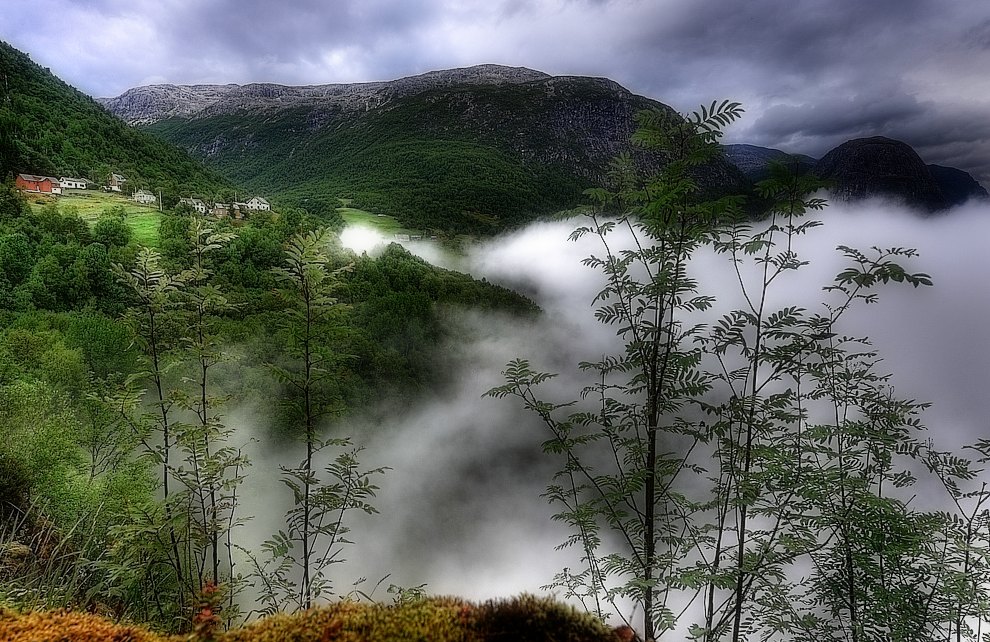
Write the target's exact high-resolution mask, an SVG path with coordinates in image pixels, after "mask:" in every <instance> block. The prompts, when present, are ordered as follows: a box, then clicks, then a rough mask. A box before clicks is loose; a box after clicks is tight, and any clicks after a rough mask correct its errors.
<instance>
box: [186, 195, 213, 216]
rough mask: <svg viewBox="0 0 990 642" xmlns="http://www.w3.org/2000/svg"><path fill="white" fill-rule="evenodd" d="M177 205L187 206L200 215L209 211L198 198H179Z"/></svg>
mask: <svg viewBox="0 0 990 642" xmlns="http://www.w3.org/2000/svg"><path fill="white" fill-rule="evenodd" d="M179 203H181V204H183V205H188V206H189V207H191V208H193V209H194V210H196V211H197V212H199V213H200V214H206V210H207V209H209V208H207V207H206V203H204V202H203V201H201V200H200V199H198V198H180V199H179Z"/></svg>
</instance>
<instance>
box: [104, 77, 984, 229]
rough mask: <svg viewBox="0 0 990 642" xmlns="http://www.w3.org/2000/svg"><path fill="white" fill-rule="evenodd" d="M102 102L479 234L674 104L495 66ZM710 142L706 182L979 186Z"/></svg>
mask: <svg viewBox="0 0 990 642" xmlns="http://www.w3.org/2000/svg"><path fill="white" fill-rule="evenodd" d="M103 104H104V105H105V106H106V107H107V108H108V109H109V110H111V111H112V112H114V113H115V114H116V115H118V116H119V117H121V118H124V119H125V120H127V121H128V122H132V123H136V124H137V125H138V126H139V127H140V128H143V129H146V130H148V131H151V132H153V133H156V134H158V135H159V136H161V137H162V138H164V139H166V140H167V141H169V142H172V143H174V144H176V145H179V146H180V147H182V148H184V149H185V150H186V151H188V152H189V153H190V154H191V155H193V156H194V157H197V158H199V159H201V160H203V161H204V162H205V163H207V164H208V165H210V166H212V167H214V168H215V169H217V170H218V171H219V172H220V173H221V174H223V175H225V176H227V177H228V178H230V179H231V180H235V181H237V182H239V183H241V184H244V185H246V186H248V187H249V188H251V189H254V190H257V191H259V192H264V193H269V194H277V195H279V196H282V197H287V198H289V199H290V200H291V199H295V200H299V201H305V200H307V199H312V198H315V197H318V196H319V197H324V196H326V195H333V196H335V197H337V198H347V199H351V200H352V201H354V202H355V203H356V204H357V205H359V206H362V207H365V208H366V209H371V210H373V211H376V212H378V213H386V214H391V215H394V216H396V217H398V218H399V219H400V220H403V222H405V223H407V224H409V225H411V226H414V227H421V228H432V229H438V230H439V229H444V228H448V229H449V230H455V231H468V232H482V233H487V232H495V231H498V230H499V229H503V228H504V227H506V226H512V225H515V224H517V223H522V222H524V221H526V220H530V219H532V218H533V216H538V215H541V214H545V213H549V212H552V211H555V210H561V209H568V208H570V207H574V206H576V205H578V204H579V203H581V202H582V200H583V196H582V193H583V190H584V189H586V188H587V187H590V186H594V185H599V184H601V183H602V182H603V181H604V180H605V178H606V175H607V171H608V166H609V163H610V162H611V160H612V159H613V158H614V157H615V156H616V155H617V154H621V153H630V154H632V155H634V156H636V157H637V160H639V161H641V164H642V165H644V166H645V168H646V169H647V170H650V169H656V168H657V167H658V166H659V164H660V163H662V159H660V158H659V157H657V156H656V155H650V154H649V153H646V152H644V150H642V149H638V148H636V147H635V146H633V145H631V144H630V142H629V139H630V136H631V134H632V132H633V131H634V130H635V120H634V116H635V114H636V113H637V112H639V111H641V110H644V109H657V110H661V111H666V112H668V113H670V114H674V113H675V112H674V110H673V109H671V108H670V107H669V106H667V105H665V104H663V103H661V102H659V101H656V100H653V99H651V98H647V97H643V96H639V95H636V94H634V93H632V92H631V91H629V90H628V89H626V88H624V87H622V86H621V85H620V84H618V83H616V82H614V81H612V80H610V79H607V78H596V77H587V76H551V75H549V74H546V73H544V72H541V71H536V70H532V69H529V68H526V67H506V66H502V65H477V66H474V67H462V68H456V69H448V70H436V71H431V72H427V73H425V74H419V75H416V76H409V77H405V78H400V79H397V80H393V81H376V82H371V83H350V84H346V83H338V84H327V85H300V86H291V85H277V84H273V83H251V84H247V85H234V84H228V85H188V86H177V85H154V86H146V87H139V88H133V89H131V90H128V91H127V92H125V93H124V94H121V96H118V97H117V98H114V99H104V100H103ZM902 145H903V144H902ZM840 147H841V146H840ZM904 148H906V149H910V147H909V146H907V145H904ZM723 149H724V151H725V156H726V160H725V161H720V162H718V163H715V164H712V165H711V166H709V167H706V168H705V169H704V171H702V172H700V174H699V176H698V178H699V182H700V183H701V184H702V185H703V186H704V187H705V188H706V189H711V190H716V191H717V190H719V189H722V190H742V191H746V190H747V189H748V188H747V187H746V185H747V184H752V183H755V182H757V181H759V180H762V179H763V178H765V177H766V175H767V168H768V166H769V163H770V162H772V161H785V162H788V163H794V164H795V167H796V168H797V170H798V171H802V172H803V171H810V170H812V169H816V168H817V169H819V170H822V171H826V174H827V175H826V176H823V177H824V178H828V179H832V180H833V184H834V193H835V196H836V198H839V199H843V198H851V197H856V198H859V197H864V196H873V195H887V196H894V197H899V198H902V199H904V200H906V201H907V202H909V204H912V205H914V206H917V207H920V208H922V209H925V210H928V211H938V210H940V209H945V208H947V207H950V206H951V205H955V204H958V203H960V202H963V201H965V200H967V199H968V198H972V197H983V196H985V195H986V191H985V190H983V188H982V186H980V185H979V184H978V183H977V182H976V181H975V180H974V179H973V178H972V177H971V176H970V175H969V174H967V173H965V172H963V171H962V170H957V169H955V168H946V169H940V168H931V167H927V166H925V165H923V163H922V162H921V160H920V158H914V157H911V155H912V154H913V155H914V156H917V154H916V153H915V152H914V150H913V149H910V153H907V152H905V151H904V149H903V148H901V149H900V150H899V151H898V152H897V153H896V154H894V156H896V157H897V162H896V163H895V164H896V165H897V169H896V170H894V173H895V174H896V173H897V172H900V173H901V174H902V175H900V176H899V177H898V178H896V179H894V178H891V176H892V174H891V172H889V171H888V170H886V169H882V170H877V171H874V170H871V169H869V168H868V166H869V165H870V163H871V162H875V163H880V164H883V163H884V162H886V161H884V159H883V158H881V156H884V155H885V154H886V153H887V152H888V151H890V147H889V146H876V147H875V148H871V149H873V150H874V151H875V152H876V154H873V156H876V157H875V158H874V157H872V156H870V154H867V157H864V158H859V159H857V158H854V156H855V154H848V153H847V154H842V155H841V157H842V160H841V162H840V163H839V164H838V165H835V166H832V165H830V164H829V163H825V164H823V163H822V160H816V159H813V158H811V157H809V156H805V155H802V154H788V153H786V152H783V151H781V150H776V149H771V148H762V147H757V146H754V145H745V144H737V145H726V146H724V147H723ZM837 149H838V148H837ZM885 150H886V151H885ZM832 151H835V150H832ZM829 153H830V154H831V153H832V152H829ZM870 153H872V152H870ZM877 154H879V156H877ZM826 156H828V155H826ZM909 157H911V158H909ZM864 163H865V165H864ZM857 164H858V165H859V166H858V167H853V166H856V165H857ZM864 168H866V169H864ZM864 172H865V173H864ZM854 175H855V176H859V177H860V178H857V179H856V181H858V182H857V183H856V184H855V185H852V183H850V181H852V180H853V179H852V178H851V177H852V176H854ZM863 176H866V178H862V177H863ZM861 179H862V180H861ZM915 180H916V181H917V182H920V183H925V186H924V188H920V187H919V188H917V189H915V188H914V187H916V186H912V185H913V184H912V181H915ZM863 181H865V182H863ZM895 184H896V185H895Z"/></svg>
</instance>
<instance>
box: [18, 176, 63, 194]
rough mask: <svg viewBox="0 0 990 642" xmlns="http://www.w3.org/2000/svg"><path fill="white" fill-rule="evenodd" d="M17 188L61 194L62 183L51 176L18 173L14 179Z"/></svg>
mask: <svg viewBox="0 0 990 642" xmlns="http://www.w3.org/2000/svg"><path fill="white" fill-rule="evenodd" d="M14 185H15V186H16V187H17V189H20V190H24V191H25V192H45V193H46V194H53V193H54V194H61V193H62V184H61V183H59V182H58V179H57V178H52V177H51V176H34V175H33V174H18V175H17V178H15V179H14Z"/></svg>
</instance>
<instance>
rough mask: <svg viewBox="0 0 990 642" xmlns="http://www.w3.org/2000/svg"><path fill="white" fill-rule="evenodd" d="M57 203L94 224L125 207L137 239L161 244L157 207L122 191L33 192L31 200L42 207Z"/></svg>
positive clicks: (141, 241)
mask: <svg viewBox="0 0 990 642" xmlns="http://www.w3.org/2000/svg"><path fill="white" fill-rule="evenodd" d="M53 201H55V202H57V203H58V205H59V209H61V210H62V211H63V212H68V211H75V212H76V214H78V215H79V216H80V217H82V218H83V219H84V220H85V221H87V222H88V223H89V224H90V225H92V224H93V223H95V222H96V221H98V220H99V219H100V216H101V215H102V214H103V213H104V212H106V211H107V210H109V209H110V208H113V207H122V208H124V215H125V217H126V218H125V219H124V220H125V221H126V222H127V225H128V226H129V227H130V228H131V231H133V233H134V240H135V241H137V242H138V243H140V244H141V245H145V246H148V247H155V246H157V245H158V223H159V221H160V220H161V213H160V212H159V211H158V208H157V207H151V206H148V205H141V204H139V203H135V202H134V201H132V200H129V199H128V198H127V197H125V196H122V195H120V194H108V193H106V192H97V191H93V190H85V191H82V190H69V191H68V192H66V193H65V194H63V195H62V196H57V197H56V196H45V195H38V194H31V195H29V196H28V203H30V204H31V207H32V208H34V209H35V210H39V209H41V208H43V207H45V206H46V205H48V204H49V203H51V202H53Z"/></svg>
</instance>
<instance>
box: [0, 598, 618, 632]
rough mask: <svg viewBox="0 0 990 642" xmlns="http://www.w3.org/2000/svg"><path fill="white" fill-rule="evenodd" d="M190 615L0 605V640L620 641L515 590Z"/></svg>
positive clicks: (566, 610)
mask: <svg viewBox="0 0 990 642" xmlns="http://www.w3.org/2000/svg"><path fill="white" fill-rule="evenodd" d="M209 620H210V618H209V617H208V616H207V617H206V618H204V617H203V614H200V616H197V623H196V626H195V631H194V632H193V633H189V634H185V635H173V636H162V635H158V634H156V633H153V632H151V631H149V630H147V629H144V628H142V627H140V626H135V625H126V624H114V623H113V622H110V621H109V620H107V619H105V618H102V617H100V616H97V615H90V614H85V613H77V612H73V611H56V612H35V613H25V614H21V613H15V612H13V611H9V610H2V611H0V640H10V641H12V642H106V641H114V642H179V641H183V642H185V641H188V642H337V641H339V642H371V641H374V642H392V641H395V642H400V641H401V642H415V641H423V642H426V641H430V642H447V641H449V642H455V641H456V642H488V641H492V642H496V641H497V642H510V641H513V642H516V641H518V642H527V641H531V642H537V641H540V642H543V641H553V642H565V641H567V642H584V641H588V642H592V641H594V642H600V641H602V642H620V641H623V642H628V641H629V640H631V639H632V638H633V636H632V634H631V632H630V631H629V630H628V629H626V628H623V629H617V630H610V629H609V628H608V627H606V626H605V625H604V624H602V623H601V622H600V621H599V620H598V619H597V618H595V617H594V616H592V615H589V614H586V613H582V612H580V611H578V610H576V609H574V608H573V607H570V606H567V605H564V604H560V603H558V602H555V601H553V600H551V599H549V598H537V597H532V596H527V595H524V596H521V597H517V598H513V599H511V600H504V601H497V602H486V603H485V604H481V605H478V604H472V603H470V602H465V601H462V600H459V599H456V598H430V599H424V600H418V601H416V602H412V603H409V604H402V605H388V606H386V605H381V604H365V603H358V602H340V603H337V604H331V605H328V606H323V607H320V608H315V609H311V610H309V611H304V612H302V613H297V614H294V615H276V616H273V617H269V618H265V619H263V620H260V621H258V622H255V623H252V624H249V625H247V626H244V627H242V628H240V629H235V630H232V631H226V632H222V631H218V630H217V631H214V630H212V629H211V626H210V625H209Z"/></svg>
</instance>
